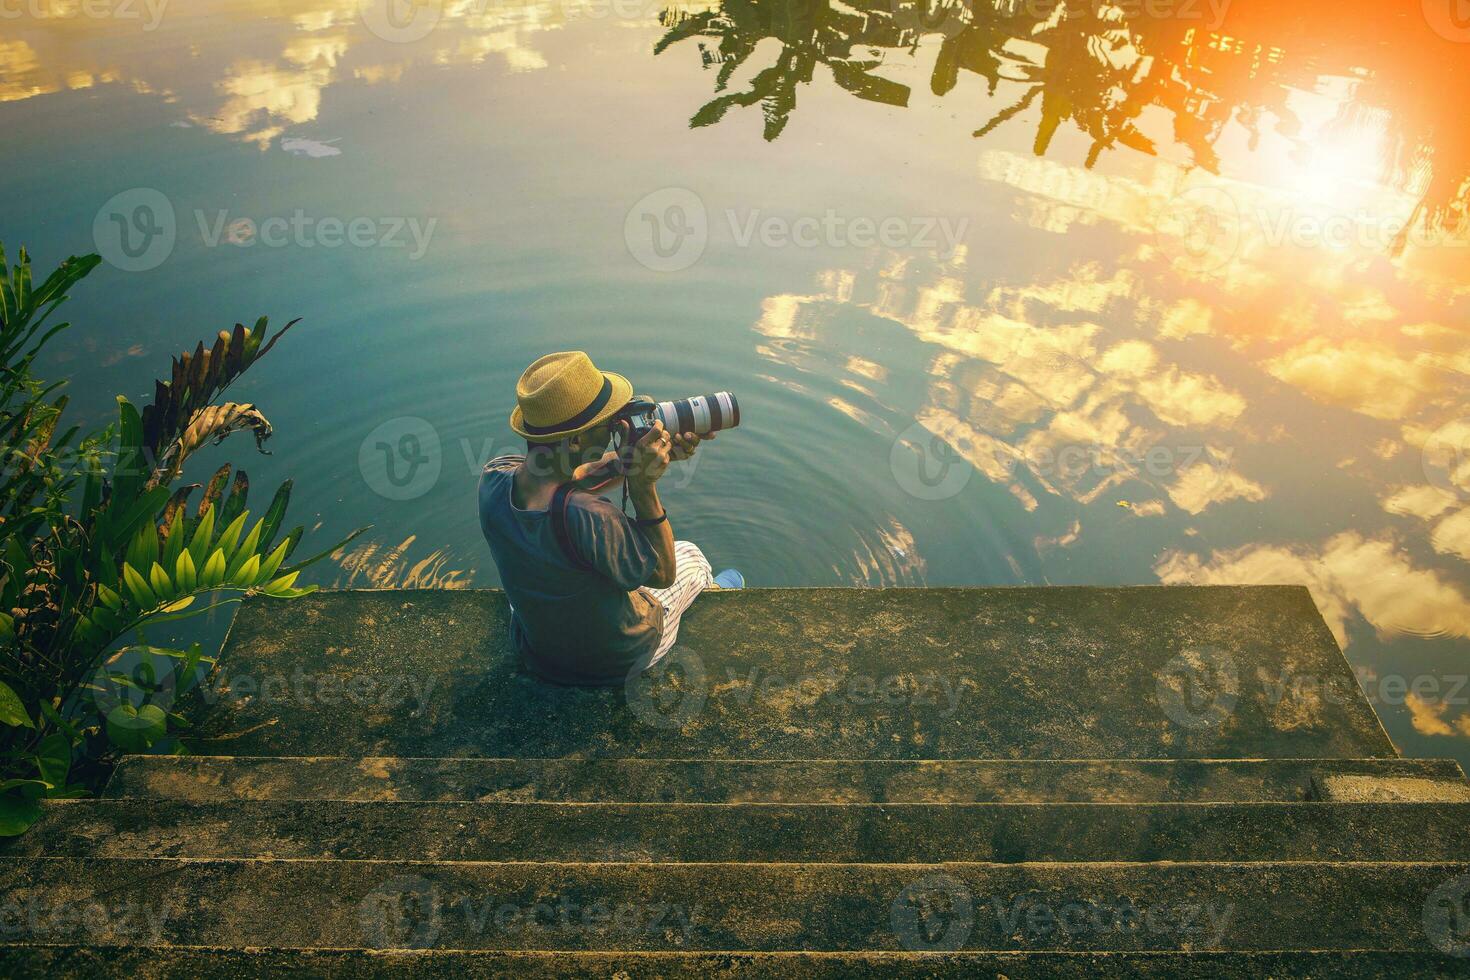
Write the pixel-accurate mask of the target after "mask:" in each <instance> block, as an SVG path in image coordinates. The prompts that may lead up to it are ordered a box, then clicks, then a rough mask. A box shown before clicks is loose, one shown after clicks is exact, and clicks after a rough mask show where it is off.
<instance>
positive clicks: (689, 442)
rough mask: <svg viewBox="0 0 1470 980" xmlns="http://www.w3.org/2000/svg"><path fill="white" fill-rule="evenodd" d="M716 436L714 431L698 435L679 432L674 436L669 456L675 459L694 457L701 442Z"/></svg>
mask: <svg viewBox="0 0 1470 980" xmlns="http://www.w3.org/2000/svg"><path fill="white" fill-rule="evenodd" d="M714 437H715V434H714V433H713V432H710V433H708V434H706V435H703V436H697V435H695V434H694V433H692V432H680V433H677V434H676V435H675V436H674V445H673V448H672V449H671V450H670V452H669V456H670V457H671V458H673V459H693V458H694V450H696V449H698V448H699V444H700V443H701V442H704V441H706V440H708V439H713V438H714Z"/></svg>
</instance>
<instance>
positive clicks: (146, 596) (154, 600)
mask: <svg viewBox="0 0 1470 980" xmlns="http://www.w3.org/2000/svg"><path fill="white" fill-rule="evenodd" d="M122 571H123V584H124V585H126V586H127V588H128V594H129V595H131V596H132V597H133V601H134V602H135V603H137V604H138V607H139V608H140V609H152V608H153V607H154V606H156V605H158V597H157V596H156V595H154V594H153V590H152V589H150V588H149V587H148V582H147V581H146V580H145V579H144V578H143V576H142V575H141V574H139V572H138V570H137V569H136V568H134V567H133V566H132V565H124V566H123V570H122Z"/></svg>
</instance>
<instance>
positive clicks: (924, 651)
mask: <svg viewBox="0 0 1470 980" xmlns="http://www.w3.org/2000/svg"><path fill="white" fill-rule="evenodd" d="M506 632H507V609H506V604H505V598H504V596H503V595H501V594H500V593H496V592H417V591H411V592H342V593H326V594H320V595H315V596H311V597H308V598H305V599H302V600H299V601H292V602H281V601H276V600H265V599H257V600H251V601H248V602H246V603H245V604H244V605H243V607H242V608H241V610H240V612H239V614H238V616H237V619H236V621H235V623H234V625H233V627H232V629H231V632H230V635H229V638H228V640H227V642H226V644H225V648H224V650H223V651H222V653H221V656H220V669H219V671H218V672H217V674H216V675H215V676H214V677H212V678H210V681H209V683H208V684H207V685H206V686H205V688H204V690H203V691H202V693H199V694H197V695H195V696H196V697H198V698H200V699H201V703H199V704H196V705H194V706H193V707H195V708H201V707H202V708H203V709H205V711H204V715H203V717H204V722H203V725H202V726H201V730H200V733H199V738H198V740H197V744H196V746H195V747H196V748H197V749H199V750H201V752H202V753H203V754H201V755H197V756H195V757H185V758H164V757H152V758H134V759H129V760H127V761H126V762H125V763H124V765H123V766H122V767H121V768H120V769H119V771H118V772H117V773H116V774H115V778H114V780H113V782H112V783H111V785H110V786H109V787H108V793H107V796H106V797H105V798H102V799H94V800H74V801H57V802H53V803H50V804H48V805H47V812H46V814H45V816H44V817H43V819H42V821H41V822H40V823H39V824H37V826H36V827H34V828H33V829H32V830H31V832H30V833H29V834H27V835H26V836H24V837H21V838H19V839H16V840H13V841H11V842H9V844H7V845H6V846H5V847H4V848H3V849H0V887H3V901H4V905H3V907H0V915H3V918H0V927H3V929H4V933H3V935H0V975H6V976H46V977H52V976H107V977H114V976H116V977H131V978H143V980H152V978H164V977H169V978H172V977H190V978H193V977H230V978H237V977H255V976H272V977H274V976H311V977H318V976H327V977H348V978H358V977H379V976H386V977H397V976H407V975H413V976H425V977H450V976H453V977H466V976H468V977H478V976H493V977H501V976H505V977H516V978H540V977H553V976H556V977H560V976H597V977H607V978H616V980H624V978H627V980H641V978H647V977H691V978H713V977H783V978H838V977H842V978H847V977H880V976H881V977H941V976H943V977H972V976H993V977H997V978H999V977H1005V978H1008V980H1020V978H1037V977H1048V978H1049V977H1063V978H1069V977H1082V976H1088V977H1091V976H1099V975H1106V976H1119V977H1123V976H1127V977H1147V978H1161V977H1185V978H1202V977H1248V976H1249V977H1256V976H1273V977H1287V976H1290V977H1349V978H1356V977H1378V976H1394V977H1401V976H1467V975H1470V970H1467V963H1470V933H1467V932H1466V930H1465V929H1464V926H1463V923H1464V921H1466V919H1465V910H1466V908H1467V907H1470V905H1467V903H1470V835H1467V834H1465V832H1464V828H1465V826H1466V824H1467V817H1470V802H1467V799H1470V786H1467V783H1466V781H1465V779H1464V773H1463V772H1462V771H1461V769H1460V767H1459V765H1458V764H1456V763H1454V762H1452V761H1446V760H1407V759H1401V758H1399V757H1398V754H1397V752H1396V751H1395V750H1394V748H1393V746H1392V744H1391V743H1390V742H1389V740H1388V738H1387V736H1386V735H1385V734H1384V731H1383V729H1382V727H1381V726H1380V725H1379V723H1378V719H1377V718H1376V716H1375V715H1374V714H1373V711H1372V709H1371V707H1370V706H1369V704H1368V703H1367V701H1366V699H1365V698H1364V696H1363V694H1362V692H1361V691H1360V690H1359V688H1358V686H1357V684H1356V681H1355V679H1354V677H1353V674H1352V672H1351V671H1350V670H1349V669H1348V665H1347V663H1346V661H1345V660H1344V659H1343V657H1342V654H1341V652H1340V651H1339V650H1338V649H1337V647H1336V645H1335V643H1334V642H1333V639H1332V636H1331V634H1330V633H1329V632H1328V630H1327V628H1326V626H1325V625H1324V623H1323V622H1322V618H1321V617H1320V616H1319V615H1318V614H1317V611H1316V609H1315V608H1314V607H1313V606H1312V603H1311V600H1310V598H1309V596H1308V595H1307V593H1306V591H1305V590H1303V589H1300V588H1277V587H1252V588H1235V587H1221V588H1118V589H1112V588H1109V589H1093V588H1062V589H1031V588H1022V589H923V590H839V589H808V590H745V591H740V592H728V593H724V592H722V593H715V594H712V595H707V596H702V597H701V598H700V599H699V600H698V602H696V603H695V605H694V607H693V609H692V610H691V611H690V613H689V614H688V616H687V617H686V618H685V620H684V623H683V627H682V629H681V633H680V644H679V646H678V647H677V648H676V651H675V654H674V655H673V656H672V657H671V658H670V660H669V661H667V662H666V663H664V664H662V665H660V666H658V667H655V668H653V669H652V670H650V671H649V672H648V673H646V674H639V675H637V676H634V677H632V678H630V679H629V680H628V682H627V683H626V684H623V685H618V686H615V687H612V688H604V689H597V690H582V689H569V688H563V687H554V686H550V685H546V684H543V683H541V682H539V681H537V680H535V679H534V678H532V677H530V676H528V675H527V674H526V673H525V672H524V671H523V670H522V669H521V668H520V666H519V664H518V663H517V662H516V660H515V658H514V657H513V656H512V654H511V652H510V650H509V649H508V647H507V644H506ZM158 701H159V702H169V701H170V699H169V698H168V692H163V693H162V694H161V695H160V696H159V698H158ZM160 706H165V707H173V708H181V707H188V706H186V705H180V704H177V703H167V704H162V703H161V704H160Z"/></svg>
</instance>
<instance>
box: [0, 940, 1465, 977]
mask: <svg viewBox="0 0 1470 980" xmlns="http://www.w3.org/2000/svg"><path fill="white" fill-rule="evenodd" d="M0 970H4V971H5V972H6V973H7V974H8V975H9V976H13V977H46V978H52V977H63V976H70V977H85V976H126V977H129V978H131V980H197V978H199V977H203V976H218V977H230V978H232V980H274V978H277V977H332V978H335V980H364V978H370V977H371V978H376V977H413V978H428V980H441V978H442V980H462V978H466V977H474V978H480V977H514V978H517V980H522V978H523V980H546V978H552V977H606V978H612V980H660V978H680V980H714V978H719V980H732V978H749V977H772V976H779V977H784V978H789V980H848V978H857V980H888V978H894V980H926V978H932V977H979V978H987V980H1002V978H1004V980H1092V978H1095V977H1134V978H1142V980H1261V978H1262V977H1315V978H1319V980H1382V978H1386V977H1393V978H1403V980H1419V978H1438V977H1470V959H1451V958H1449V957H1445V956H1441V955H1438V954H1429V953H1405V952H1382V951H1373V950H1358V951H1354V952H1351V953H1344V952H1324V951H1315V952H1287V953H1248V952H1209V951H1192V952H1187V953H1181V952H1163V953H1158V952H1153V953H1148V952H1145V953H1097V952H1086V953H1061V952H1030V953H908V952H905V953H820V952H789V953H585V952H582V953H576V952H560V951H558V952H537V951H533V952H502V951H497V950H478V951H477V950H454V951H448V952H446V951H436V950H320V949H285V950H282V949H248V950H246V949H231V948H215V947H154V948H140V947H135V946H112V947H109V946H75V945H70V946H67V945H62V946H43V947H20V948H17V947H11V948H10V949H0Z"/></svg>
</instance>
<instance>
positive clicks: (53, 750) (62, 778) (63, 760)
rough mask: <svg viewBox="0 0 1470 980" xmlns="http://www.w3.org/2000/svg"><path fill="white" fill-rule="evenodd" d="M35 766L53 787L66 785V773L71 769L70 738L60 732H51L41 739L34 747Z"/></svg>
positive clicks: (58, 787)
mask: <svg viewBox="0 0 1470 980" xmlns="http://www.w3.org/2000/svg"><path fill="white" fill-rule="evenodd" d="M36 768H37V769H38V770H40V773H41V778H42V779H44V780H45V781H46V782H48V783H50V784H51V785H52V786H53V787H55V788H57V789H60V788H63V787H65V786H66V776H67V773H69V772H70V771H71V739H69V738H67V737H66V735H64V734H62V733H61V732H53V733H51V734H50V735H47V736H46V737H45V738H43V739H41V744H40V745H38V746H37V747H36Z"/></svg>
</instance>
